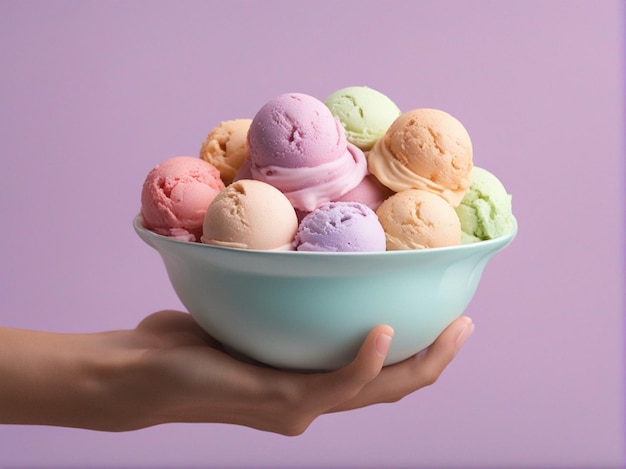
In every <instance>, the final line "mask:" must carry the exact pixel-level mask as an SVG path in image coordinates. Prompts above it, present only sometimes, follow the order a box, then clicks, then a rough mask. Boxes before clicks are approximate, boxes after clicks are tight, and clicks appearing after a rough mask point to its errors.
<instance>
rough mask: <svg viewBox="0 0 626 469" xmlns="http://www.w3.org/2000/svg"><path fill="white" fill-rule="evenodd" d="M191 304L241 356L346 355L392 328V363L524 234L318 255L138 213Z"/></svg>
mask: <svg viewBox="0 0 626 469" xmlns="http://www.w3.org/2000/svg"><path fill="white" fill-rule="evenodd" d="M133 226H134V229H135V231H136V232H137V234H138V235H139V236H140V237H141V239H142V240H144V241H145V242H146V243H147V244H148V245H149V246H151V247H152V248H154V249H155V250H156V251H157V252H158V253H159V255H160V256H161V258H162V260H163V262H164V264H165V268H166V270H167V274H168V276H169V279H170V281H171V284H172V286H173V288H174V290H175V292H176V294H177V295H178V298H179V299H180V301H181V302H182V303H183V305H184V306H185V308H186V309H187V310H188V312H189V313H190V314H191V315H192V316H193V317H194V318H195V320H196V321H197V322H198V324H199V325H200V326H201V327H202V328H203V329H204V330H206V331H207V332H208V333H209V334H210V335H212V336H213V337H215V338H216V339H217V340H219V341H220V342H221V343H222V344H224V346H225V347H227V349H228V350H229V351H231V352H232V353H233V354H234V355H235V356H240V357H247V358H250V359H252V360H255V361H258V362H262V363H264V364H267V365H269V366H273V367H277V368H283V369H290V370H302V371H307V370H332V369H337V368H339V367H341V366H344V365H346V364H347V363H349V362H350V361H351V360H352V359H353V358H354V357H355V355H356V353H357V351H358V349H359V346H360V345H361V343H362V341H363V339H364V338H365V336H366V335H367V333H368V332H369V330H370V329H371V328H372V327H373V326H375V325H377V324H383V323H384V324H388V325H390V326H392V327H393V328H394V330H395V335H394V338H393V340H392V343H391V348H390V350H389V353H388V356H387V359H386V362H385V365H390V364H393V363H397V362H399V361H401V360H404V359H406V358H408V357H410V356H412V355H414V354H416V353H418V352H419V351H421V350H423V349H425V348H426V347H428V346H429V345H430V344H432V343H433V342H434V340H435V339H436V338H437V336H438V335H439V334H440V333H441V332H442V331H443V330H444V329H445V328H446V327H447V326H448V325H449V324H450V323H451V322H452V321H453V320H454V319H456V318H458V317H459V316H461V315H462V314H463V311H464V310H465V309H466V307H467V306H468V304H469V302H470V301H471V299H472V298H473V296H474V293H475V292H476V289H477V287H478V284H479V281H480V278H481V276H482V273H483V271H484V269H485V267H486V265H487V263H488V262H489V260H490V259H491V258H492V257H493V256H494V255H495V254H496V253H497V252H499V251H500V250H502V249H504V248H505V247H506V246H507V245H508V244H509V243H511V241H512V240H513V238H514V237H515V235H516V233H517V222H515V223H514V229H513V231H512V232H511V233H509V234H507V235H505V236H502V237H500V238H496V239H492V240H487V241H480V242H477V243H473V244H464V245H459V246H453V247H446V248H433V249H423V250H413V251H387V252H376V253H320V252H296V251H280V252H277V251H260V250H244V249H233V248H224V247H218V246H210V245H205V244H200V243H191V242H186V241H179V240H176V239H173V238H169V237H165V236H161V235H158V234H156V233H154V232H152V231H150V230H148V229H146V228H144V227H143V224H142V219H141V216H140V215H138V216H136V217H135V218H134V220H133Z"/></svg>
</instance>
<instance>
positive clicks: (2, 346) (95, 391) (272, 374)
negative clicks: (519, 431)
mask: <svg viewBox="0 0 626 469" xmlns="http://www.w3.org/2000/svg"><path fill="white" fill-rule="evenodd" d="M473 329H474V325H473V324H472V322H471V320H470V319H469V318H467V317H462V318H459V319H457V320H456V321H454V322H453V323H452V324H451V325H450V326H449V327H448V328H447V329H446V330H445V331H444V332H443V333H442V334H441V335H440V336H439V337H438V338H437V340H436V341H435V342H434V343H433V344H432V345H431V346H430V347H429V348H428V349H426V350H424V351H422V352H420V353H418V354H417V355H416V356H414V357H411V358H409V359H407V360H405V361H403V362H401V363H397V364H395V365H391V366H387V367H384V368H383V363H384V360H385V357H386V354H387V351H388V349H389V345H390V342H391V340H392V336H393V330H392V329H391V328H390V327H389V326H385V325H379V326H376V327H374V328H373V329H372V330H371V331H370V333H369V334H368V336H367V337H366V339H365V341H364V342H363V344H362V346H361V348H360V350H359V352H358V354H357V356H356V358H355V359H354V360H353V361H352V362H351V363H350V364H348V365H347V366H345V367H343V368H341V369H338V370H335V371H330V372H324V373H294V372H289V371H284V370H278V369H275V368H270V367H267V366H263V365H260V364H253V363H248V362H243V361H240V360H237V359H235V358H233V357H232V356H231V355H229V354H228V353H226V352H225V351H224V350H223V348H222V346H221V345H220V344H219V343H218V342H217V341H216V340H215V339H213V338H212V337H210V336H209V335H208V334H207V333H206V332H204V331H203V330H202V329H201V328H200V327H199V326H198V325H197V324H196V322H195V321H194V320H193V318H192V317H191V316H190V315H189V314H187V313H183V312H179V311H160V312H158V313H154V314H151V315H150V316H148V317H147V318H145V319H144V320H143V321H141V323H140V324H139V325H138V326H137V327H136V328H135V329H132V330H120V331H106V332H99V333H90V334H63V333H52V332H41V331H31V330H22V329H11V328H3V327H0V423H13V424H28V425H54V426H68V427H78V428H89V429H94V430H104V431H128V430H135V429H139V428H144V427H149V426H153V425H159V424H164V423H172V422H221V423H230V424H236V425H245V426H248V427H252V428H256V429H259V430H264V431H269V432H274V433H279V434H283V435H298V434H300V433H302V432H304V431H305V430H306V429H307V428H308V427H309V425H310V424H311V423H312V422H313V421H314V420H315V419H316V418H317V417H319V416H320V415H322V414H326V413H330V412H340V411H346V410H351V409H356V408H359V407H365V406H369V405H373V404H378V403H383V402H395V401H398V400H399V399H402V398H403V397H404V396H406V395H408V394H410V393H412V392H414V391H416V390H418V389H420V388H422V387H424V386H428V385H430V384H433V383H434V382H435V381H436V380H437V378H438V377H439V375H440V374H441V373H442V372H443V370H444V369H445V367H446V366H447V365H448V363H450V361H451V360H452V359H453V358H454V356H455V355H456V353H457V351H458V349H459V348H460V347H461V345H462V344H463V342H464V341H465V339H467V337H469V335H470V334H471V333H472V331H473Z"/></svg>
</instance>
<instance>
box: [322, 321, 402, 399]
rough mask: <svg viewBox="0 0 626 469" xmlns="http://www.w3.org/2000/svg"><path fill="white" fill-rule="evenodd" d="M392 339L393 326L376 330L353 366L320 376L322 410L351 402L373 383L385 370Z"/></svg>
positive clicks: (370, 333)
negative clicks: (367, 385)
mask: <svg viewBox="0 0 626 469" xmlns="http://www.w3.org/2000/svg"><path fill="white" fill-rule="evenodd" d="M393 335H394V330H393V328H392V327H391V326H387V325H382V324H381V325H378V326H376V327H374V328H373V329H372V330H370V332H369V333H368V334H367V337H366V338H365V340H364V342H363V344H362V345H361V347H360V349H359V352H358V353H357V356H356V357H355V359H354V360H353V361H352V362H350V363H349V364H348V365H346V366H344V367H343V368H340V369H338V370H335V371H331V372H329V373H323V374H320V375H317V377H318V378H319V379H320V382H319V383H317V384H318V385H319V388H317V389H319V390H320V392H319V393H317V395H318V396H319V397H320V398H321V399H323V400H324V402H323V403H320V406H321V407H324V408H325V409H330V408H332V407H335V406H337V405H338V404H340V403H342V402H345V401H346V400H349V399H352V398H353V397H354V396H356V395H357V394H358V393H359V392H360V391H361V389H363V387H364V386H365V385H366V384H368V383H370V382H371V381H373V380H374V379H375V378H376V377H377V376H378V375H379V373H380V371H381V370H382V368H383V365H384V363H385V358H386V357H387V353H388V351H389V347H390V345H391V339H392V338H393Z"/></svg>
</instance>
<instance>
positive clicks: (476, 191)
mask: <svg viewBox="0 0 626 469" xmlns="http://www.w3.org/2000/svg"><path fill="white" fill-rule="evenodd" d="M470 178H471V184H470V187H469V190H468V191H467V193H466V194H465V196H464V197H463V200H461V204H460V205H459V206H458V207H456V213H457V215H458V216H459V220H460V221H461V229H462V230H463V242H473V241H480V240H485V239H492V238H497V237H499V236H502V235H505V234H507V233H510V232H511V231H512V230H513V226H514V223H515V222H514V220H513V213H512V208H511V195H510V194H509V193H507V191H506V189H505V187H504V185H503V184H502V182H501V181H500V180H499V179H498V178H497V177H496V176H495V175H494V174H492V173H490V172H489V171H487V170H486V169H483V168H479V167H477V166H474V167H473V168H472V172H471V175H470Z"/></svg>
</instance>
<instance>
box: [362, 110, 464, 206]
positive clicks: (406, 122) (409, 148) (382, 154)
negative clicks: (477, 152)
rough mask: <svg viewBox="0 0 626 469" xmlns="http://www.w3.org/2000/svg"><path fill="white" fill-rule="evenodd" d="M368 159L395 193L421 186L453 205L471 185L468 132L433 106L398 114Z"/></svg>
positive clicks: (378, 175)
mask: <svg viewBox="0 0 626 469" xmlns="http://www.w3.org/2000/svg"><path fill="white" fill-rule="evenodd" d="M367 158H368V168H369V171H370V172H371V173H372V174H374V175H375V176H376V177H377V178H378V180H379V181H380V182H382V183H383V184H384V185H385V186H387V187H389V188H390V189H392V190H393V191H395V192H400V191H403V190H407V189H424V190H428V191H431V192H434V193H436V194H439V195H440V196H442V197H443V198H444V199H445V200H447V201H448V202H449V203H450V204H451V205H452V206H453V207H456V206H457V205H459V203H460V202H461V200H462V199H463V196H464V195H465V192H466V191H467V189H468V188H469V185H470V171H471V169H472V142H471V139H470V136H469V134H468V133H467V130H466V129H465V127H464V126H463V124H461V122H459V121H458V120H457V119H456V118H455V117H453V116H451V115H450V114H448V113H447V112H444V111H440V110H438V109H415V110H412V111H408V112H405V113H404V114H402V115H400V117H398V118H397V119H396V120H395V121H394V122H393V123H392V124H391V126H390V127H389V129H388V130H387V132H386V133H385V135H384V136H383V137H382V138H381V139H379V140H378V141H377V142H376V144H375V145H374V147H373V148H372V150H371V151H370V152H369V153H368V155H367Z"/></svg>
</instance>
